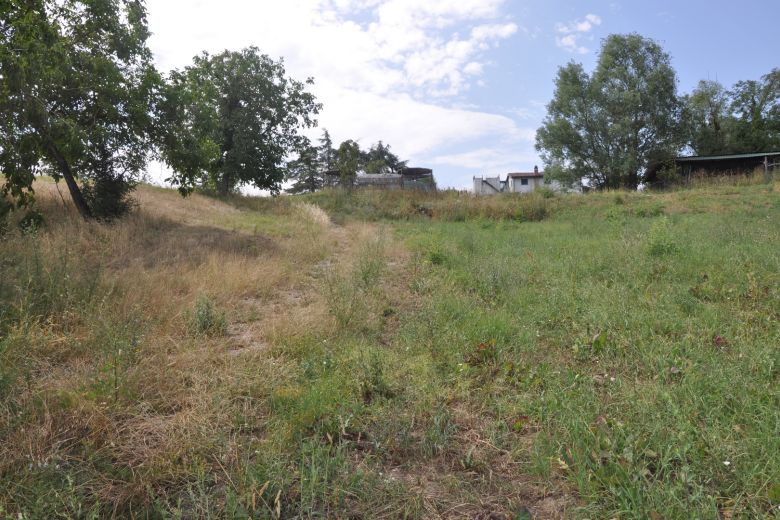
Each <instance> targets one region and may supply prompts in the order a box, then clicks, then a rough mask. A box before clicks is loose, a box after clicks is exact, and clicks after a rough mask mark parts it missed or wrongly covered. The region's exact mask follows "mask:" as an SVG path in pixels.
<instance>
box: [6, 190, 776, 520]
mask: <svg viewBox="0 0 780 520" xmlns="http://www.w3.org/2000/svg"><path fill="white" fill-rule="evenodd" d="M773 189H774V191H773ZM41 191H43V192H49V193H48V194H46V193H44V195H42V196H41V200H42V203H43V207H44V210H45V213H46V214H47V217H48V221H49V225H48V227H47V228H46V229H44V230H42V231H41V232H39V233H38V235H37V236H36V237H30V236H19V235H13V236H12V237H11V238H10V239H8V240H5V241H4V242H3V245H2V247H0V269H2V275H3V276H2V278H0V362H1V363H0V441H2V442H0V445H1V446H2V448H0V512H4V513H7V514H13V515H16V514H17V513H24V514H25V515H27V516H28V517H31V518H38V517H50V516H54V515H56V514H59V515H62V516H87V515H88V513H89V512H93V513H94V514H97V515H99V516H107V515H111V514H119V515H122V516H126V515H130V514H132V515H135V516H139V517H147V516H161V517H168V516H173V517H176V516H182V517H209V516H211V517H214V516H216V517H246V516H248V515H253V516H255V517H260V518H264V517H271V518H272V517H275V516H277V515H281V516H282V517H285V518H286V517H293V516H299V517H317V516H342V517H343V516H352V517H361V516H363V517H366V516H371V517H403V516H406V517H413V518H414V517H437V516H438V517H470V518H473V517H481V518H524V516H523V515H525V513H526V512H530V513H532V514H533V515H534V517H535V518H557V517H561V516H572V517H591V518H601V517H609V516H619V517H627V518H646V517H649V516H653V515H656V516H655V517H657V518H689V517H692V516H698V517H702V518H717V517H718V515H722V516H726V515H731V516H732V517H735V518H736V517H740V516H744V517H755V516H767V515H771V514H773V513H772V511H774V510H773V509H772V508H773V507H776V504H775V502H780V497H779V496H778V495H780V463H779V462H778V459H777V456H776V455H777V453H778V452H780V441H778V438H780V431H778V424H780V411H779V410H780V406H779V405H780V403H778V392H777V390H776V388H777V377H778V364H779V363H780V358H779V357H778V355H779V354H778V348H777V345H778V337H779V336H780V327H778V321H777V318H778V313H780V294H779V293H778V289H777V287H778V277H779V274H778V273H780V270H779V269H778V268H779V267H780V257H778V253H777V251H778V250H780V249H778V245H780V244H778V242H779V241H780V226H778V224H780V204H778V200H779V199H778V192H777V187H774V188H773V187H769V188H767V187H764V186H753V185H746V186H731V185H724V186H718V187H709V188H703V189H697V190H691V191H681V192H675V193H671V194H663V195H644V194H629V193H618V194H597V195H588V196H584V197H581V196H571V197H560V196H556V197H552V198H545V197H544V196H542V195H534V196H532V197H501V198H496V199H492V200H487V199H473V198H469V197H462V196H457V195H455V194H451V193H445V194H440V195H435V196H433V197H431V196H424V195H411V196H409V195H407V194H400V193H391V194H389V195H380V194H377V193H372V192H368V193H358V194H355V195H354V196H351V197H349V196H345V195H343V194H338V193H335V194H334V193H323V194H318V195H316V196H314V197H308V198H303V199H292V198H284V199H282V200H278V201H276V202H270V201H268V200H257V199H240V200H236V201H233V203H232V204H225V203H221V202H218V201H213V200H211V199H207V198H203V197H195V198H194V199H191V200H188V201H181V200H180V199H178V198H177V196H176V195H175V194H174V193H172V192H169V191H166V190H157V189H150V188H143V189H142V190H141V192H140V194H139V198H140V199H141V202H142V210H141V212H140V213H138V214H137V215H136V216H134V217H132V218H131V219H129V220H127V221H125V222H122V223H120V224H118V225H115V226H110V227H106V226H99V225H91V224H90V225H85V224H83V223H81V222H78V221H76V220H74V219H73V218H72V217H71V216H69V215H66V214H64V213H63V212H62V210H61V209H58V202H59V199H58V198H57V197H56V195H55V194H54V193H52V192H51V187H50V185H47V186H42V187H41ZM300 200H309V201H312V202H315V203H316V204H318V205H319V206H321V207H323V208H325V209H327V210H328V211H329V213H330V214H331V216H332V217H334V219H335V220H336V221H337V222H339V223H343V224H344V225H343V226H334V225H331V224H330V223H328V222H327V221H326V220H325V219H323V218H322V214H321V213H320V212H318V211H317V209H316V208H314V207H312V206H307V205H301V204H300V203H299V201H300ZM429 216H430V217H433V220H429V219H428V217H429ZM387 219H392V220H390V221H388V220H387ZM365 221H378V222H379V223H371V224H368V223H365ZM523 221H525V222H523ZM528 221H538V222H528ZM68 237H70V239H69V240H68V239H67V238H68ZM66 243H67V244H66ZM409 251H411V254H410V252H409ZM726 462H728V464H726ZM491 515H493V516H491Z"/></svg>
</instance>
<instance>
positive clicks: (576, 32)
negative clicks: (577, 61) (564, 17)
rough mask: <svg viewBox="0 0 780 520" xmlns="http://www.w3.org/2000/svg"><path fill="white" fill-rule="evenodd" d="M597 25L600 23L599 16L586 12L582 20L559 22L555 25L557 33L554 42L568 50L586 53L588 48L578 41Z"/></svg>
mask: <svg viewBox="0 0 780 520" xmlns="http://www.w3.org/2000/svg"><path fill="white" fill-rule="evenodd" d="M598 25H601V17H600V16H598V15H595V14H587V15H585V18H583V19H582V20H574V21H571V22H568V23H559V24H557V25H556V26H555V32H557V33H558V36H556V37H555V43H556V45H557V46H558V47H560V48H561V49H564V50H566V51H568V52H572V53H577V54H587V53H588V52H589V51H590V49H588V48H587V47H585V46H584V45H582V44H581V43H580V42H581V40H582V39H583V38H584V37H586V35H587V34H588V33H590V31H591V30H592V29H593V28H594V27H596V26H598Z"/></svg>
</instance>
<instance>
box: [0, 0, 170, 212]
mask: <svg viewBox="0 0 780 520" xmlns="http://www.w3.org/2000/svg"><path fill="white" fill-rule="evenodd" d="M0 20H2V22H0V70H2V71H3V72H2V74H0V113H2V115H3V116H2V118H0V172H2V174H3V176H4V182H3V184H2V188H1V191H2V195H10V196H11V197H13V198H14V199H15V200H16V201H17V203H20V204H22V205H24V204H25V203H27V202H28V201H29V200H30V196H31V194H32V187H33V179H34V175H35V174H37V173H41V172H43V173H48V174H51V175H52V176H53V177H54V178H55V179H57V180H59V179H64V180H65V183H66V184H67V186H68V190H69V191H70V195H71V198H72V200H73V203H74V204H75V206H76V208H77V209H78V210H79V212H80V214H81V215H82V216H83V217H85V218H88V217H97V218H106V219H111V218H114V217H116V216H118V215H121V214H122V213H124V212H125V211H126V210H127V208H128V201H127V196H128V194H129V192H130V191H131V190H132V188H133V186H134V182H135V181H137V180H138V178H139V177H140V176H141V175H142V174H143V172H144V170H145V166H146V159H147V157H148V155H149V153H150V151H151V124H152V123H151V121H152V116H151V110H152V107H153V104H154V100H155V96H156V91H157V89H158V87H159V84H160V78H159V75H158V74H157V72H156V71H155V69H154V67H153V66H152V64H151V53H150V52H149V49H148V48H147V47H146V39H147V37H148V35H149V32H148V30H147V28H146V13H145V10H144V7H143V4H142V3H140V2H137V1H130V0H110V1H109V0H105V1H100V2H82V1H78V0H64V1H58V2H53V1H49V0H35V1H24V2H20V1H11V2H3V4H2V6H0ZM77 181H81V183H82V185H81V186H79V184H78V182H77Z"/></svg>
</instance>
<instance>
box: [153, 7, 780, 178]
mask: <svg viewBox="0 0 780 520" xmlns="http://www.w3.org/2000/svg"><path fill="white" fill-rule="evenodd" d="M147 7H148V9H149V24H150V29H151V30H152V32H153V33H154V34H153V37H152V39H151V40H150V46H151V48H152V51H153V52H154V53H155V58H156V61H157V63H158V66H159V67H161V68H162V69H163V70H167V69H170V68H173V67H177V68H178V67H182V66H184V65H186V64H188V63H189V62H190V60H191V57H192V56H193V55H195V54H197V53H199V52H200V51H202V50H207V51H210V52H219V51H221V50H223V49H226V48H227V49H238V48H241V47H244V46H247V45H256V46H258V47H259V48H260V49H261V50H262V51H263V52H266V53H267V54H269V55H271V56H274V57H284V58H285V62H286V64H287V68H288V72H289V73H290V74H291V75H293V76H295V77H298V78H304V77H307V76H313V77H314V78H315V81H316V83H315V86H314V87H313V90H314V92H315V94H316V95H317V96H318V98H319V99H320V101H321V102H322V103H323V104H324V110H323V113H322V114H321V116H320V118H319V119H320V123H321V125H320V126H321V127H327V128H328V130H329V131H330V132H331V133H332V134H333V137H334V139H336V140H338V141H340V140H344V139H357V140H359V141H360V143H361V145H363V146H366V147H367V146H368V145H370V144H371V143H372V142H374V141H376V140H379V139H382V140H384V141H385V142H386V143H389V144H390V145H391V146H392V147H393V150H394V151H396V152H397V153H399V154H400V155H401V156H402V157H403V158H408V159H410V162H411V163H412V164H413V165H417V166H428V167H432V168H433V169H434V174H435V176H436V178H437V181H438V182H439V185H440V186H443V187H455V188H465V187H468V186H469V185H470V184H471V177H472V175H491V174H497V173H506V172H508V171H518V170H520V171H522V170H530V169H532V168H533V166H534V165H535V164H540V160H539V158H538V155H537V153H536V151H535V150H534V132H535V130H536V128H538V127H539V125H540V124H541V122H542V119H543V117H544V114H545V108H544V105H545V104H546V103H547V102H548V101H549V99H550V98H551V96H552V94H553V88H554V85H553V80H554V78H555V75H556V71H557V69H558V67H560V66H561V65H564V64H565V63H567V62H568V61H570V60H575V61H578V62H581V63H583V64H584V65H585V67H586V69H587V70H592V68H593V66H594V64H595V62H596V59H597V55H598V50H599V46H600V41H601V39H602V38H604V37H605V36H607V35H609V34H612V33H627V32H638V33H640V34H642V35H643V36H646V37H650V38H653V39H655V40H657V41H658V42H659V43H661V45H662V46H663V48H664V49H665V50H666V51H667V52H668V53H669V54H670V55H671V56H672V61H673V64H674V67H675V69H676V70H677V74H678V79H679V91H680V92H689V91H690V90H691V89H692V88H693V87H694V86H695V85H696V83H697V82H698V81H699V80H700V79H718V80H719V81H721V82H722V83H723V84H724V85H726V86H727V87H730V86H731V85H732V84H733V83H734V82H736V81H738V80H741V79H758V78H759V77H760V76H761V75H763V74H765V73H767V72H769V71H770V70H771V69H772V68H773V67H778V66H780V59H778V57H779V56H780V52H778V51H780V39H778V38H777V36H772V35H773V34H774V35H776V31H777V20H778V19H780V1H777V0H775V1H768V0H764V1H744V2H726V1H722V0H721V1H715V2H713V1H710V2H707V1H683V0H678V1H676V2H673V1H668V0H661V1H643V2H628V1H624V2H620V1H580V2H564V1H549V0H548V1H541V0H534V1H520V0H459V1H449V0H286V1H284V2H281V1H276V0H273V1H271V0H262V1H249V0H246V1H243V0H147ZM318 134H319V130H316V131H315V132H313V134H312V137H316V136H317V135H318ZM540 166H541V164H540Z"/></svg>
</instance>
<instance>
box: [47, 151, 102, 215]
mask: <svg viewBox="0 0 780 520" xmlns="http://www.w3.org/2000/svg"><path fill="white" fill-rule="evenodd" d="M48 148H49V153H51V155H52V157H53V158H54V161H55V162H56V163H57V165H58V166H59V167H60V173H62V177H63V178H64V179H65V184H67V185H68V191H69V192H70V198H71V199H73V204H74V205H75V206H76V209H77V210H78V211H79V215H81V217H82V218H83V219H84V220H89V219H91V218H92V217H93V215H92V210H91V209H89V206H88V205H87V201H86V200H84V195H83V194H82V193H81V188H79V185H78V184H77V183H76V178H75V177H74V176H73V172H72V171H71V169H70V164H68V160H67V159H66V158H65V157H64V156H63V155H62V153H61V152H60V151H59V149H58V148H57V146H56V145H55V144H53V143H49V145H48Z"/></svg>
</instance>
